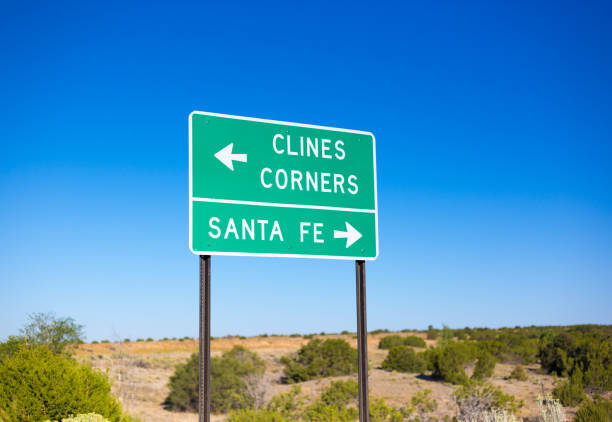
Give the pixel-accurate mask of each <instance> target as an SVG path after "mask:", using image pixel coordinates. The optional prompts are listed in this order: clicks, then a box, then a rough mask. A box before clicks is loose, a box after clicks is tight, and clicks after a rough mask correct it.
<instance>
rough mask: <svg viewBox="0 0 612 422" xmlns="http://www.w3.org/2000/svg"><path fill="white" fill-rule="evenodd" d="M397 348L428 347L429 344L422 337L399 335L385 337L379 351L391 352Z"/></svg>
mask: <svg viewBox="0 0 612 422" xmlns="http://www.w3.org/2000/svg"><path fill="white" fill-rule="evenodd" d="M396 346H412V347H427V344H426V343H425V340H423V339H422V338H421V337H417V336H407V337H403V336H398V335H391V336H385V337H383V338H381V339H380V341H379V342H378V348H379V349H385V350H390V349H391V348H393V347H396Z"/></svg>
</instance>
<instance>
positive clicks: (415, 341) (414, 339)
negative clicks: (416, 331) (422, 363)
mask: <svg viewBox="0 0 612 422" xmlns="http://www.w3.org/2000/svg"><path fill="white" fill-rule="evenodd" d="M404 344H405V345H406V346H412V347H427V343H425V340H423V339H422V338H421V337H418V336H408V337H404Z"/></svg>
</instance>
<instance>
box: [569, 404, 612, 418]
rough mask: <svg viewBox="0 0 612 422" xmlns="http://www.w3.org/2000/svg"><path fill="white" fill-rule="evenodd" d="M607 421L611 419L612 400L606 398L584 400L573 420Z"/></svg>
mask: <svg viewBox="0 0 612 422" xmlns="http://www.w3.org/2000/svg"><path fill="white" fill-rule="evenodd" d="M609 421H612V401H611V400H606V399H598V400H595V401H593V400H590V399H589V400H585V401H584V403H582V405H581V406H580V408H579V409H578V412H576V417H575V418H574V422H609Z"/></svg>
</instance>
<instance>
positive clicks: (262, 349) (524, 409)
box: [76, 332, 571, 422]
mask: <svg viewBox="0 0 612 422" xmlns="http://www.w3.org/2000/svg"><path fill="white" fill-rule="evenodd" d="M390 334H394V335H399V336H409V335H416V336H420V337H422V338H423V339H424V340H425V342H426V344H427V346H428V347H429V346H435V344H436V340H427V339H426V335H425V333H423V332H401V333H388V332H385V333H378V334H370V335H369V336H368V358H369V359H368V360H369V368H370V369H369V384H370V395H371V396H373V397H380V398H383V399H384V400H385V402H387V404H389V405H392V406H396V407H401V406H404V405H406V404H408V403H409V402H410V399H411V397H412V396H413V395H414V394H415V393H416V392H418V391H421V390H424V389H430V390H431V391H432V397H433V398H434V399H435V400H436V402H437V403H438V407H437V409H436V411H435V416H436V417H438V418H443V417H444V416H448V417H452V416H454V415H456V413H457V405H456V404H455V400H454V397H453V392H454V391H455V390H456V389H457V386H456V385H453V384H450V383H447V382H443V381H441V380H436V379H432V378H431V377H428V376H425V375H420V374H410V373H401V372H396V371H387V370H383V369H381V364H382V362H383V360H384V359H385V357H386V356H387V350H381V349H379V347H378V345H379V342H380V340H381V339H382V338H383V337H385V336H388V335H390ZM313 337H314V338H320V339H323V340H324V339H330V338H340V339H343V340H346V341H347V342H348V343H349V344H350V345H351V346H352V347H356V341H357V340H356V338H355V335H354V334H343V335H341V334H337V335H333V334H328V335H316V336H313ZM310 339H311V336H308V339H306V338H304V337H303V336H296V335H293V336H258V337H249V338H243V337H238V336H229V337H224V338H215V339H213V340H212V342H211V346H212V351H213V353H212V356H219V355H221V353H222V352H224V351H228V350H230V349H232V347H234V346H236V345H238V346H243V347H246V348H247V349H249V350H251V351H253V352H256V353H257V354H258V355H259V357H261V359H263V360H264V361H265V363H266V370H265V375H264V382H265V398H266V401H267V400H269V399H270V398H271V397H272V396H274V395H276V394H278V393H281V392H285V391H288V390H289V389H290V388H292V385H291V384H285V383H283V382H282V377H283V366H282V364H281V363H280V358H281V357H283V356H287V355H291V354H292V353H295V352H296V351H297V350H298V349H299V348H300V347H302V346H303V345H305V344H307V343H308V342H309V341H310ZM197 350H198V341H197V340H196V339H181V340H163V341H129V342H125V341H121V342H104V343H98V344H82V345H80V346H79V348H78V350H77V353H76V357H77V359H78V360H81V361H83V362H89V363H90V364H91V365H92V367H94V368H96V369H98V370H101V371H105V372H108V374H109V376H110V378H111V380H112V390H113V393H114V394H115V395H116V396H117V397H119V399H120V400H121V402H122V404H123V407H124V408H125V410H126V411H128V412H129V413H131V414H132V415H133V416H136V417H138V418H140V419H141V420H142V421H146V422H158V421H160V422H161V421H196V420H197V414H196V413H190V412H176V411H168V410H165V409H164V407H163V406H162V403H163V401H164V399H165V397H166V396H167V395H168V381H169V379H170V376H171V375H172V374H173V372H174V368H175V366H176V365H177V364H180V363H184V362H186V361H187V360H188V358H189V357H190V356H191V354H193V353H196V352H197ZM417 350H419V349H418V348H417ZM422 350H424V349H422ZM515 366H516V365H515V364H512V363H498V364H497V365H496V366H495V370H494V373H493V376H492V377H491V378H490V379H489V382H490V383H491V384H493V385H495V386H499V387H500V388H501V389H502V391H503V392H504V393H507V394H511V395H513V396H515V397H516V399H517V400H518V402H520V403H521V404H522V406H520V407H519V409H518V412H517V415H518V416H521V417H530V416H533V415H535V414H537V412H538V406H537V401H536V399H537V397H538V396H543V395H547V394H550V393H551V392H552V390H553V388H554V386H555V384H556V383H557V378H556V377H553V376H552V375H548V374H545V373H542V371H541V369H540V365H538V364H530V365H525V368H526V370H527V373H528V378H527V380H526V381H517V380H510V379H508V376H509V374H510V373H511V372H512V370H513V369H514V367H515ZM471 370H473V368H467V369H466V372H468V374H469V373H470V371H471ZM350 378H354V379H356V375H354V376H340V377H330V378H322V379H316V380H311V381H305V382H301V383H299V384H300V386H301V390H302V393H303V394H304V395H306V396H308V397H311V398H316V397H317V396H318V395H320V393H321V391H323V390H324V389H325V388H326V387H327V386H329V385H330V383H331V382H332V381H335V380H339V379H342V380H345V379H350ZM568 410H570V413H571V409H568ZM226 417H227V415H226V414H214V415H213V416H212V418H213V420H215V421H222V420H225V419H226Z"/></svg>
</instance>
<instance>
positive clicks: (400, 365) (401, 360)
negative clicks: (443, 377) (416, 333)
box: [382, 346, 427, 373]
mask: <svg viewBox="0 0 612 422" xmlns="http://www.w3.org/2000/svg"><path fill="white" fill-rule="evenodd" d="M382 368H383V369H387V370H391V371H399V372H411V373H422V372H424V371H425V369H426V368H427V365H426V364H425V361H424V360H423V359H422V358H421V357H420V356H419V355H417V354H416V353H415V351H414V350H413V349H411V348H410V347H407V346H396V347H394V348H392V349H391V350H389V354H388V355H387V358H386V359H385V360H384V361H383V363H382Z"/></svg>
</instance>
